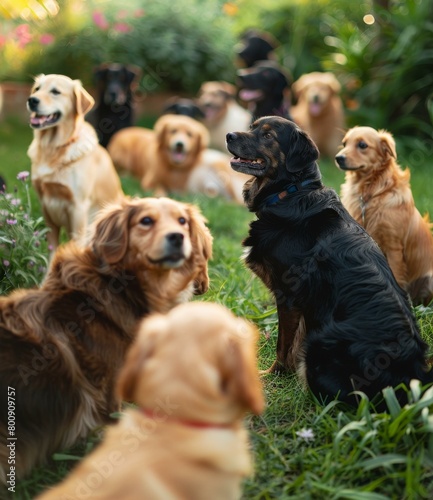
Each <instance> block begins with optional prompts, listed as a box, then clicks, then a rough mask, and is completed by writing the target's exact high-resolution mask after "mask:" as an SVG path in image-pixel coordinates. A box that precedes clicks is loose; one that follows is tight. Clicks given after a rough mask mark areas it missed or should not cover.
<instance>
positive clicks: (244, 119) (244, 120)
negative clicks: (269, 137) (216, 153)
mask: <svg viewBox="0 0 433 500" xmlns="http://www.w3.org/2000/svg"><path fill="white" fill-rule="evenodd" d="M236 95H237V89H236V87H235V86H234V85H231V84H230V83H228V82H223V81H220V82H205V83H203V84H202V86H201V87H200V90H199V92H198V98H197V102H198V104H199V105H200V106H201V108H202V109H203V110H204V112H205V119H204V123H205V125H206V127H207V128H208V130H209V134H210V146H211V147H212V148H215V149H218V150H220V151H224V153H225V152H226V151H227V148H226V135H227V134H228V133H229V132H232V131H233V130H242V131H245V132H246V131H247V130H248V128H249V126H250V125H251V121H252V116H251V113H250V112H249V111H247V110H246V109H245V108H243V107H242V106H240V105H239V104H238V103H237V102H236Z"/></svg>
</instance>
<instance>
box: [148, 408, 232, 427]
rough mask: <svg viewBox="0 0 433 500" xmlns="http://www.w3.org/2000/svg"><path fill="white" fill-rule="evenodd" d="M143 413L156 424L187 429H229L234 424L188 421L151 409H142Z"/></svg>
mask: <svg viewBox="0 0 433 500" xmlns="http://www.w3.org/2000/svg"><path fill="white" fill-rule="evenodd" d="M140 411H141V413H143V414H144V415H145V416H146V417H148V418H151V419H152V420H154V421H155V422H166V421H169V422H174V423H177V424H180V425H185V426H187V427H194V428H196V429H229V428H231V427H233V424H216V423H213V422H202V421H200V420H188V419H183V418H176V417H168V416H167V415H160V414H158V413H157V412H156V411H154V410H151V409H150V408H140Z"/></svg>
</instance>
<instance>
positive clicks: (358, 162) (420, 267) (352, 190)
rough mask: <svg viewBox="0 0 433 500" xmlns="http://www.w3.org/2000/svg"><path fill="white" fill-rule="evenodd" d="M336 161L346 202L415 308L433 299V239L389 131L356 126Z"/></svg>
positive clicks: (350, 131)
mask: <svg viewBox="0 0 433 500" xmlns="http://www.w3.org/2000/svg"><path fill="white" fill-rule="evenodd" d="M343 146H344V147H343V149H342V150H341V151H340V152H339V153H338V154H337V156H336V157H335V161H336V164H337V166H338V167H339V168H341V169H342V170H344V171H345V172H346V182H345V183H344V184H343V185H342V186H341V200H342V202H343V204H344V205H345V207H346V208H347V210H348V211H349V213H350V214H351V215H352V217H353V218H354V219H355V220H356V221H357V222H359V223H360V224H362V225H363V226H364V227H365V229H366V230H367V232H368V233H369V234H370V235H371V236H372V237H373V238H374V239H375V240H376V242H377V243H378V245H379V246H380V248H381V249H382V251H383V253H384V254H385V256H386V258H387V259H388V262H389V265H390V267H391V269H392V271H393V273H394V276H395V278H396V280H397V281H398V283H399V284H400V286H401V287H403V288H404V289H406V290H407V291H408V292H409V294H410V296H411V298H412V301H413V302H414V304H425V305H427V304H428V303H429V302H430V301H431V299H432V297H433V236H432V234H431V231H430V224H429V221H428V218H427V217H424V218H423V217H421V215H420V213H419V212H418V210H417V209H416V207H415V202H414V199H413V196H412V191H411V189H410V184H409V180H410V171H409V169H408V168H407V169H406V170H402V169H401V167H400V166H399V165H398V163H397V161H396V160H397V152H396V147H395V141H394V139H393V137H392V135H391V134H390V133H389V132H386V131H384V130H379V131H377V130H375V129H373V128H371V127H354V128H352V129H350V130H349V131H348V132H347V134H346V136H345V137H344V139H343Z"/></svg>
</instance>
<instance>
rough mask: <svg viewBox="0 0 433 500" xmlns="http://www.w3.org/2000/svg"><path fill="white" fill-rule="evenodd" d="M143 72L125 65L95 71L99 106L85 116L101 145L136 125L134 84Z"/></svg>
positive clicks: (108, 66) (113, 65) (98, 68)
mask: <svg viewBox="0 0 433 500" xmlns="http://www.w3.org/2000/svg"><path fill="white" fill-rule="evenodd" d="M139 74H140V70H139V69H138V68H135V67H131V66H124V65H122V64H103V65H101V66H98V67H97V68H96V69H95V73H94V79H95V83H96V89H97V96H96V105H95V107H94V108H93V110H92V111H91V112H90V113H89V114H88V115H87V116H86V120H87V121H88V122H90V123H91V124H92V125H93V126H94V127H95V130H96V133H97V134H98V139H99V143H100V144H101V146H104V147H107V145H108V143H109V142H110V139H111V137H112V136H113V135H114V134H115V133H116V132H117V131H118V130H121V129H122V128H125V127H131V126H132V125H133V124H134V110H133V102H132V88H131V86H132V83H133V82H134V80H135V79H136V78H137V77H138V75H139Z"/></svg>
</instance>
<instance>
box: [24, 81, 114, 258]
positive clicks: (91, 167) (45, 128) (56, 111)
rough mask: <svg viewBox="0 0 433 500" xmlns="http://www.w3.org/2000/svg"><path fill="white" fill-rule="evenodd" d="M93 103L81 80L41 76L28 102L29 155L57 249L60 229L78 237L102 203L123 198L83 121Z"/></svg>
mask: <svg viewBox="0 0 433 500" xmlns="http://www.w3.org/2000/svg"><path fill="white" fill-rule="evenodd" d="M93 104H94V100H93V97H92V96H91V95H90V94H89V93H88V92H86V90H85V89H84V88H83V87H82V85H81V82H80V81H79V80H71V79H70V78H68V77H67V76H63V75H39V76H37V77H36V79H35V83H34V86H33V88H32V92H31V95H30V97H29V99H28V100H27V108H28V110H29V111H30V113H31V114H30V126H31V127H32V128H33V131H34V138H33V142H32V143H31V145H30V147H29V150H28V155H29V157H30V159H31V162H32V168H31V171H32V182H33V185H34V187H35V189H36V191H37V193H38V195H39V199H40V200H41V204H42V210H43V214H44V217H45V222H46V224H47V226H48V227H49V228H50V229H51V231H50V232H49V233H48V242H49V243H50V245H51V246H52V248H53V249H55V248H56V247H57V245H58V243H59V234H60V229H61V228H62V227H64V228H66V231H67V233H68V235H69V237H70V238H75V237H77V236H79V235H81V234H83V233H84V231H85V229H86V227H87V224H88V222H89V221H90V220H92V219H93V217H94V216H95V214H96V212H97V211H98V210H100V209H101V207H102V206H103V205H104V204H106V203H107V202H116V201H119V200H120V198H121V197H122V188H121V186H120V180H119V177H118V175H117V173H116V170H115V169H114V166H113V163H112V161H111V159H110V156H109V155H108V153H107V152H106V151H105V149H104V148H103V147H101V146H100V145H99V144H98V138H97V136H96V132H95V130H94V129H93V128H92V126H91V125H89V124H88V123H87V122H85V121H84V115H85V114H86V113H87V112H88V111H89V110H90V109H91V108H92V106H93Z"/></svg>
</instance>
